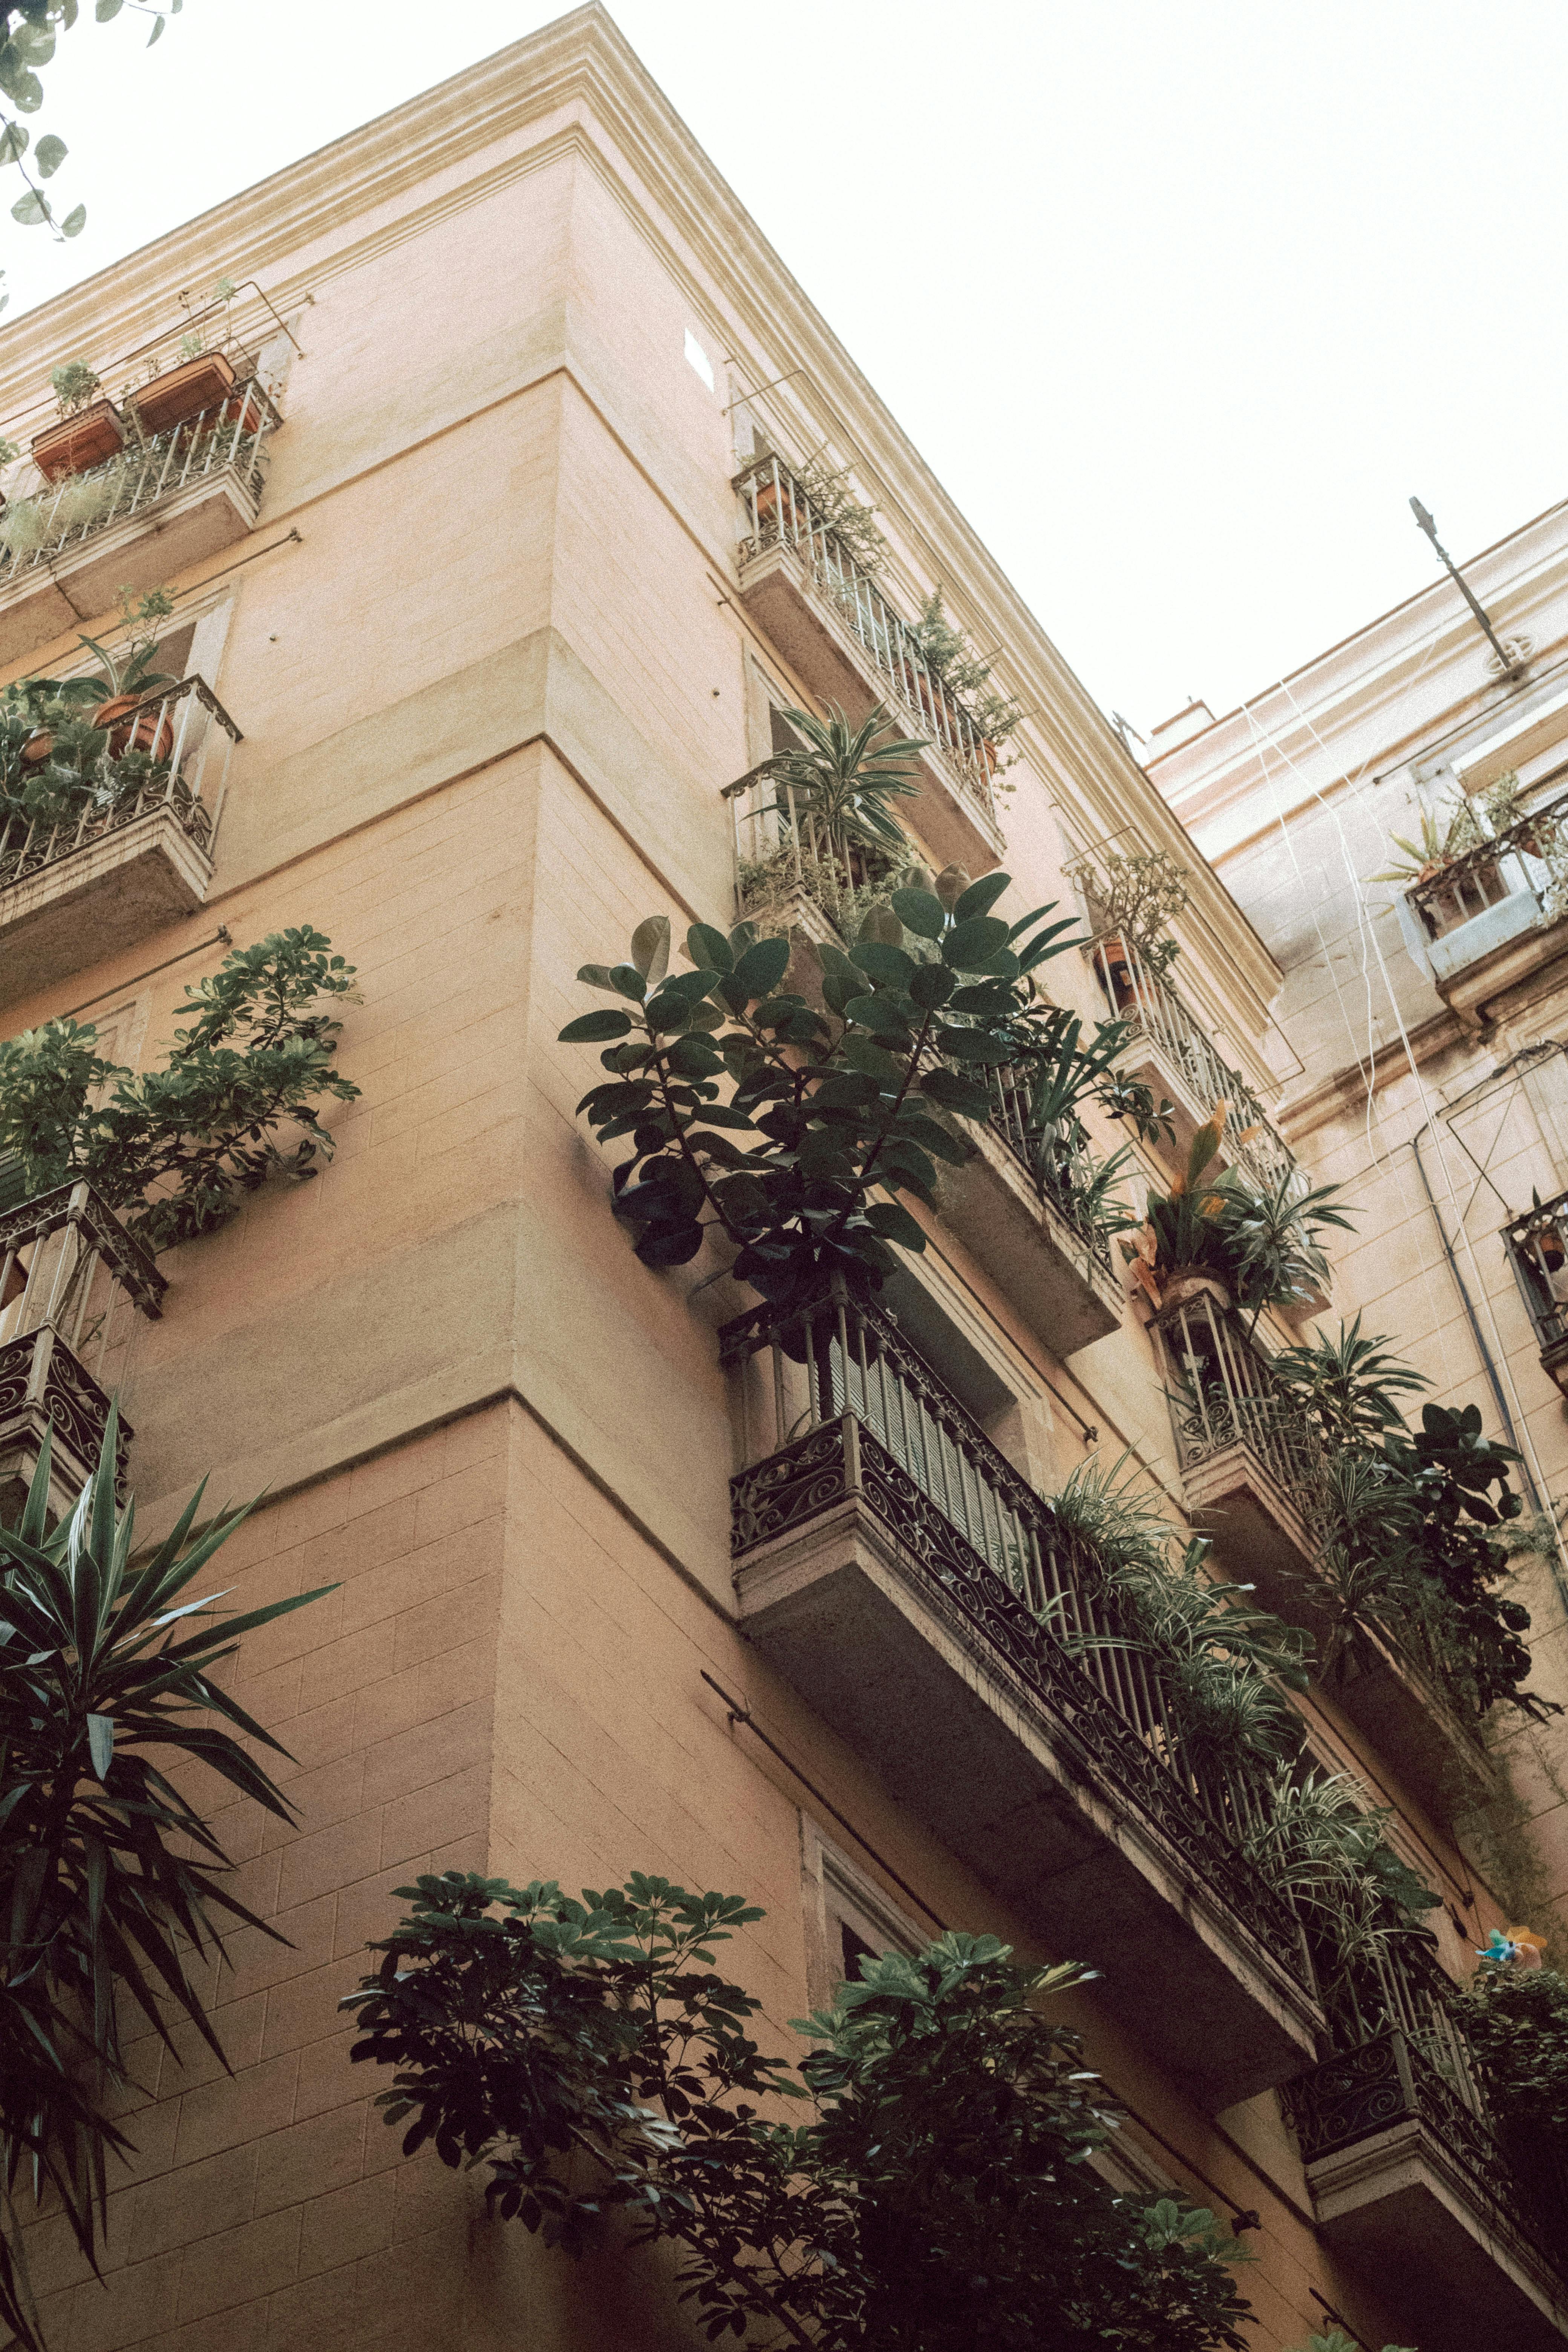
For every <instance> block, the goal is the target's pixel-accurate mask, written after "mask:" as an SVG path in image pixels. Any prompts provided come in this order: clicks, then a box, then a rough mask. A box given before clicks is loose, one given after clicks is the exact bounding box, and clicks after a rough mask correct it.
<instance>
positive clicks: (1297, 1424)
mask: <svg viewBox="0 0 1568 2352" xmlns="http://www.w3.org/2000/svg"><path fill="white" fill-rule="evenodd" d="M1155 1328H1156V1329H1157V1330H1158V1332H1159V1335H1160V1340H1161V1345H1162V1348H1163V1352H1164V1357H1165V1361H1166V1365H1167V1368H1168V1370H1169V1375H1170V1385H1169V1388H1168V1390H1167V1394H1168V1395H1169V1397H1170V1400H1171V1419H1172V1423H1173V1429H1174V1432H1175V1439H1176V1457H1177V1460H1178V1461H1179V1462H1180V1464H1181V1466H1182V1469H1183V1470H1184V1472H1185V1471H1192V1470H1197V1469H1200V1468H1202V1467H1203V1465H1205V1464H1207V1463H1210V1462H1213V1461H1214V1460H1215V1459H1216V1458H1217V1457H1218V1456H1219V1455H1221V1454H1228V1453H1229V1452H1231V1451H1232V1450H1233V1449H1234V1448H1236V1447H1237V1446H1242V1447H1245V1448H1246V1449H1247V1451H1248V1452H1249V1453H1251V1454H1254V1455H1255V1456H1256V1457H1257V1459H1258V1462H1260V1463H1261V1464H1262V1465H1263V1467H1264V1468H1265V1469H1266V1470H1267V1471H1268V1475H1269V1476H1270V1477H1271V1478H1272V1479H1273V1481H1274V1483H1275V1484H1276V1486H1279V1489H1280V1490H1281V1492H1282V1493H1283V1494H1284V1495H1285V1496H1287V1497H1288V1499H1289V1501H1290V1502H1291V1503H1292V1504H1293V1505H1294V1506H1295V1507H1296V1508H1297V1510H1298V1511H1300V1514H1301V1516H1302V1518H1303V1519H1304V1520H1305V1521H1307V1522H1308V1523H1309V1524H1310V1522H1311V1520H1312V1519H1313V1518H1314V1517H1316V1515H1317V1512H1318V1510H1319V1508H1320V1507H1321V1486H1322V1477H1323V1464H1322V1456H1321V1453H1320V1451H1319V1449H1318V1447H1317V1445H1316V1444H1315V1443H1314V1442H1313V1440H1312V1439H1311V1438H1310V1436H1309V1435H1308V1434H1307V1433H1306V1432H1305V1431H1304V1430H1303V1428H1302V1426H1301V1419H1300V1412H1293V1410H1292V1408H1291V1405H1290V1402H1289V1399H1288V1398H1287V1397H1286V1395H1285V1392H1284V1391H1283V1390H1282V1389H1281V1388H1280V1386H1279V1381H1277V1380H1276V1378H1275V1376H1274V1373H1273V1370H1272V1369H1271V1368H1270V1365H1269V1362H1268V1357H1267V1356H1266V1355H1265V1354H1264V1353H1263V1351H1262V1349H1260V1348H1258V1346H1257V1345H1256V1344H1255V1343H1254V1341H1253V1340H1252V1339H1251V1338H1250V1336H1249V1335H1248V1334H1247V1332H1246V1331H1245V1330H1244V1329H1243V1328H1242V1324H1241V1321H1240V1318H1238V1317H1237V1315H1235V1314H1234V1313H1233V1312H1232V1311H1231V1310H1230V1309H1229V1308H1228V1307H1223V1306H1221V1305H1220V1304H1219V1303H1218V1301H1217V1300H1215V1298H1214V1297H1211V1296H1209V1295H1208V1294H1207V1293H1206V1292H1203V1293H1200V1294H1199V1295H1198V1296H1197V1297H1193V1298H1190V1299H1188V1300H1187V1301H1185V1302H1184V1303H1183V1304H1179V1305H1176V1306H1172V1307H1164V1308H1163V1310H1162V1311H1161V1314H1160V1316H1159V1318H1158V1320H1157V1323H1156V1327H1155Z"/></svg>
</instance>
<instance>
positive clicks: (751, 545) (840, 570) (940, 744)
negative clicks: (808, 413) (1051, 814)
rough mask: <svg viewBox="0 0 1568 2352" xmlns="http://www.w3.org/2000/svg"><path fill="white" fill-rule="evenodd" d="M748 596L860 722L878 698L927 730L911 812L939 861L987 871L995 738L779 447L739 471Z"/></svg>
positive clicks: (783, 642) (826, 695) (757, 616)
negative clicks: (930, 659)
mask: <svg viewBox="0 0 1568 2352" xmlns="http://www.w3.org/2000/svg"><path fill="white" fill-rule="evenodd" d="M735 488H736V491H737V493H738V494H739V497H740V500H741V505H742V509H743V514H742V537H741V541H740V547H739V550H738V560H739V563H740V572H741V591H740V593H741V602H742V604H743V605H744V606H745V608H746V610H747V612H748V613H749V614H751V615H752V619H753V620H754V621H755V622H756V623H757V625H758V626H759V628H761V629H762V630H763V633H764V635H766V636H767V637H768V638H769V639H770V640H771V641H772V643H773V645H774V646H777V648H778V650H779V652H780V654H781V655H782V656H784V660H785V661H787V662H788V663H789V665H790V667H792V668H793V669H794V670H795V674H796V676H797V677H800V678H801V679H802V681H803V682H804V684H805V686H806V687H807V688H809V690H810V691H811V692H812V693H813V694H814V695H816V697H817V698H819V699H820V700H822V701H825V702H826V701H831V702H837V704H838V705H839V707H840V708H841V709H843V710H844V711H845V712H846V713H847V715H848V717H849V718H850V719H853V720H856V721H857V722H858V720H860V719H863V718H864V717H865V716H866V713H867V712H868V710H869V709H871V708H872V706H873V705H874V704H876V703H879V702H885V703H887V704H889V707H890V709H891V711H892V713H893V715H894V717H895V718H896V719H897V720H898V721H899V723H900V725H901V726H904V727H906V728H907V729H908V730H909V732H910V735H911V736H920V737H921V738H922V739H925V740H927V744H928V748H927V749H926V751H924V752H923V753H922V754H921V759H920V761H919V767H920V773H921V788H922V789H921V797H920V800H919V802H918V803H916V804H915V809H914V814H913V816H912V822H913V823H914V824H915V825H916V827H917V829H918V831H919V833H920V835H921V839H922V841H924V843H925V844H926V846H927V848H928V849H929V850H930V851H931V854H932V855H933V856H934V857H935V858H936V859H937V861H938V863H939V864H947V863H949V862H953V863H956V864H958V865H961V866H966V867H967V868H968V870H969V872H970V873H971V874H973V875H980V874H984V873H988V872H989V871H990V870H991V868H992V867H993V866H995V865H996V864H997V863H998V861H999V860H1000V858H1001V856H1002V835H1001V832H1000V830H999V828H998V825H997V822H996V809H995V802H994V793H993V780H994V776H995V773H996V770H997V766H998V761H997V755H996V750H995V746H994V744H992V743H990V742H988V741H987V740H986V739H985V737H984V735H983V734H982V733H981V731H980V729H979V727H978V726H977V725H976V723H975V721H974V719H973V716H972V715H971V713H970V712H969V711H968V710H967V709H966V708H965V707H964V704H963V698H962V697H961V696H960V695H958V694H955V693H954V692H953V691H952V689H951V688H948V687H946V686H944V685H943V684H942V681H941V680H940V679H939V678H938V677H936V676H935V675H934V673H933V672H932V670H931V667H930V665H929V664H928V663H927V661H926V658H925V656H924V655H923V654H922V653H921V650H920V647H919V646H918V645H917V643H916V642H915V639H914V637H913V635H911V633H910V628H909V625H908V624H907V623H906V622H905V621H904V620H903V619H902V618H901V617H900V614H898V613H897V612H896V611H895V610H894V608H893V606H892V605H891V604H889V602H888V599H887V598H886V597H885V596H884V595H883V593H882V592H881V590H880V589H879V587H878V586H877V585H876V583H875V582H874V581H872V580H871V579H870V578H869V577H868V574H867V573H866V572H863V571H862V570H861V569H860V567H859V566H858V564H857V563H856V562H855V561H854V559H853V557H852V556H851V555H850V554H849V553H848V551H847V549H846V548H845V547H844V545H843V544H842V542H841V541H840V540H839V539H838V537H837V534H836V533H835V532H834V531H833V530H830V529H829V528H828V526H827V525H826V522H825V521H824V520H823V519H822V517H821V516H820V515H819V514H818V513H817V511H816V508H815V507H814V506H813V504H812V502H811V499H809V497H808V496H807V494H806V492H805V488H804V487H803V486H802V484H801V482H800V479H799V478H798V477H797V476H796V475H795V473H793V472H792V471H791V469H790V467H788V466H787V465H786V464H785V462H784V459H783V458H782V457H776V456H775V457H759V458H758V459H757V460H756V461H755V463H754V464H752V465H751V466H748V467H746V469H745V470H744V472H742V473H741V474H739V475H737V476H736V478H735Z"/></svg>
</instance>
